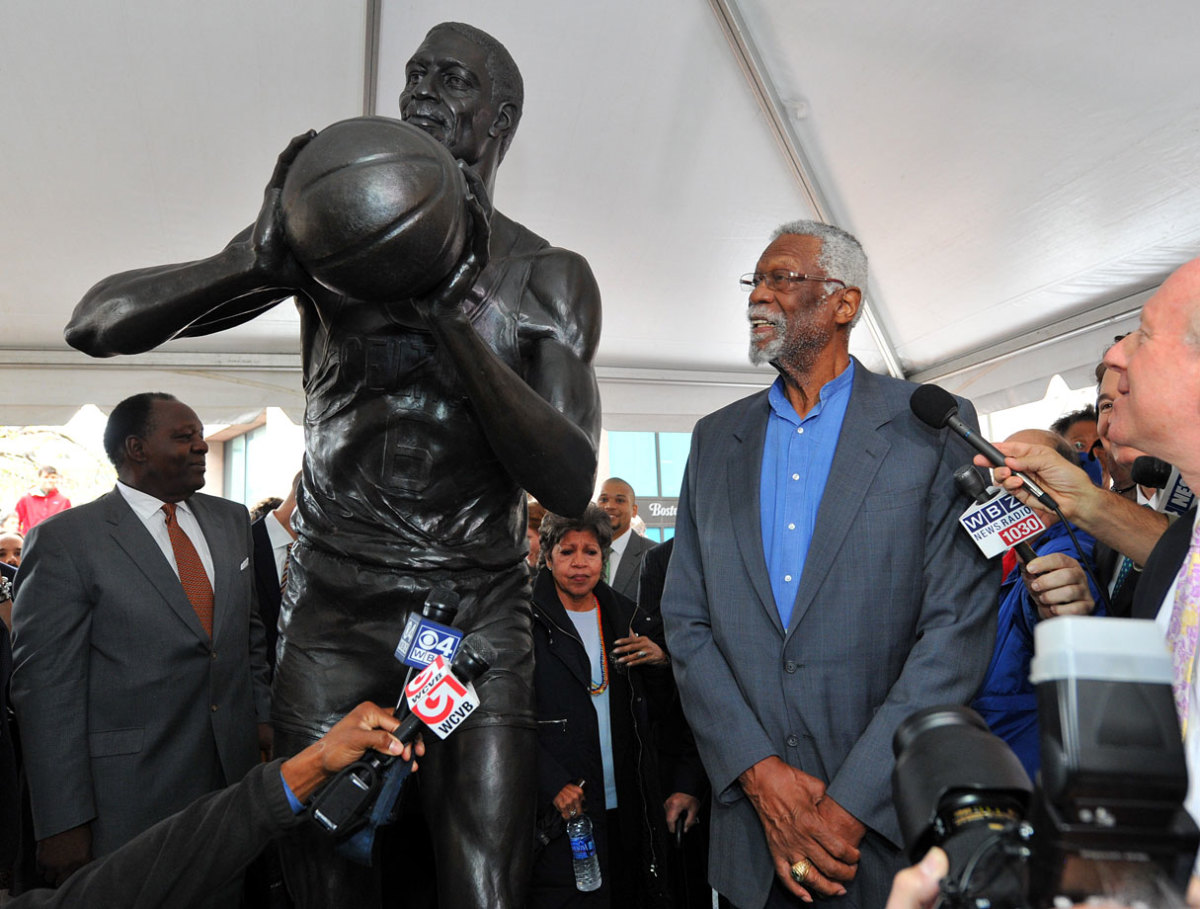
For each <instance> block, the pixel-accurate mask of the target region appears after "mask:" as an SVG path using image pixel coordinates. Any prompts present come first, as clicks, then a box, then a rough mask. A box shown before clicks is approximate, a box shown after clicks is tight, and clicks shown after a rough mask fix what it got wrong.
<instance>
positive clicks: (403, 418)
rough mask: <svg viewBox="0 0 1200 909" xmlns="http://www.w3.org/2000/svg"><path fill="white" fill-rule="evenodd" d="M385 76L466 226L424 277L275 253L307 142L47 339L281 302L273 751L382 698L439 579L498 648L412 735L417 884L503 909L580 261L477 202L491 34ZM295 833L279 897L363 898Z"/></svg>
mask: <svg viewBox="0 0 1200 909" xmlns="http://www.w3.org/2000/svg"><path fill="white" fill-rule="evenodd" d="M406 74H407V81H406V84H405V87H404V90H403V92H402V93H401V95H400V115H401V118H402V119H403V120H405V121H407V122H408V123H411V124H413V125H415V126H418V127H420V128H421V129H422V130H424V131H426V132H427V133H429V134H430V135H432V136H433V137H435V138H436V139H437V140H438V141H440V142H441V143H442V144H443V145H444V146H446V148H448V149H449V150H450V151H451V153H452V154H453V155H454V156H455V157H456V158H458V159H459V160H460V161H461V162H463V163H464V164H465V165H467V166H468V168H469V169H468V170H467V177H468V184H469V185H470V186H471V187H472V189H473V195H474V203H473V208H472V212H473V217H474V240H473V242H472V243H471V244H470V249H469V251H468V253H467V254H466V255H465V256H464V257H463V259H462V261H460V263H459V264H458V265H457V267H456V268H455V270H454V271H453V272H452V273H451V275H450V276H449V278H447V280H446V281H445V282H444V283H443V284H442V285H441V287H440V288H439V289H438V290H436V291H435V292H433V293H432V294H431V295H429V296H427V297H425V298H423V299H414V300H397V301H395V303H392V304H384V305H381V304H374V303H370V304H369V303H365V302H362V301H356V300H354V299H350V298H347V297H343V296H339V295H337V294H336V293H334V292H332V291H330V290H328V289H327V288H325V287H323V286H321V285H320V284H318V283H316V282H315V281H314V280H312V279H311V278H310V277H309V276H308V275H307V274H306V273H305V272H304V271H303V269H301V268H300V266H299V265H298V264H297V263H296V262H295V260H294V259H293V258H292V256H291V254H290V252H289V250H288V248H287V246H286V244H285V243H284V242H283V237H282V231H281V227H280V215H279V195H280V187H281V186H282V185H283V180H284V178H285V176H286V173H287V167H288V164H289V162H290V161H291V160H292V159H293V158H294V157H295V155H296V154H297V152H298V151H299V149H300V148H301V147H302V146H303V145H304V144H305V142H307V141H308V139H309V138H310V137H311V135H312V134H309V135H308V136H301V137H298V138H297V139H296V140H293V142H292V144H291V145H289V147H288V149H287V150H285V151H284V153H283V154H282V155H281V156H280V159H279V163H278V165H277V167H276V170H275V173H274V175H273V177H272V179H271V181H270V183H269V184H268V186H267V190H266V198H265V200H264V203H263V207H262V210H261V212H260V213H259V216H258V219H257V221H256V222H255V223H254V225H253V226H252V227H251V228H248V229H247V230H245V231H243V232H242V233H241V234H239V235H238V236H237V237H235V238H234V239H233V241H231V242H230V243H229V245H228V246H226V247H225V249H224V250H222V251H221V252H219V253H217V255H215V256H213V257H212V258H209V259H204V260H200V261H196V262H190V263H186V264H182V265H172V266H163V267H157V268H148V269H141V270H137V271H132V272H127V273H125V274H121V275H116V276H114V277H110V278H107V279H105V280H103V281H101V282H100V283H99V284H97V285H96V287H94V288H92V290H90V291H89V292H88V294H87V295H86V296H85V297H84V299H83V300H82V301H81V302H80V303H79V305H78V307H76V310H75V313H74V314H73V316H72V318H71V322H70V324H69V325H68V327H67V330H66V337H67V340H68V342H69V343H70V344H71V345H72V346H74V347H77V348H79V349H80V350H82V351H84V352H86V353H89V354H91V355H93V356H112V355H114V354H133V353H140V352H142V351H146V350H150V349H152V348H154V347H156V346H158V345H159V344H162V343H163V342H164V341H166V340H168V339H170V338H176V337H195V336H199V335H206V334H210V333H213V332H217V331H221V330H223V329H226V328H229V327H232V326H234V325H238V324H241V323H243V322H246V321H248V320H249V319H252V318H254V317H255V316H256V315H258V314H259V313H261V312H263V311H265V310H266V309H268V308H270V307H271V306H274V305H276V304H277V303H279V302H281V301H282V300H284V299H286V298H287V297H289V296H293V295H294V296H295V299H296V306H297V308H298V309H299V311H300V317H301V338H302V350H303V378H304V388H305V393H306V396H307V407H306V413H305V437H306V455H305V459H304V478H303V482H302V485H301V488H300V491H299V496H298V499H297V518H296V527H297V530H298V531H299V541H298V542H297V544H296V546H295V548H294V549H293V551H292V561H291V566H290V580H289V587H288V591H287V595H286V597H285V600H284V603H283V606H282V612H281V617H280V628H281V641H280V650H279V662H278V668H277V670H276V677H275V687H274V697H273V701H274V703H273V720H274V723H275V728H276V747H277V750H279V752H280V753H283V754H287V753H292V754H294V753H297V752H299V751H300V750H301V749H303V748H304V747H306V746H307V745H309V744H310V743H312V742H314V741H316V740H317V739H318V738H319V737H320V736H321V735H322V734H324V733H325V732H327V731H328V730H329V729H330V728H331V726H332V725H333V723H334V722H335V721H336V720H337V719H338V718H339V717H340V716H342V715H343V714H344V713H346V712H347V711H349V710H350V709H351V708H352V707H353V706H354V705H355V704H357V703H358V702H360V701H362V700H364V699H372V700H375V701H377V702H378V703H392V702H395V700H396V699H397V697H398V695H399V692H400V688H401V682H402V679H403V675H404V667H403V666H402V665H401V664H400V663H398V662H397V661H396V660H395V659H393V657H392V650H393V648H394V647H395V645H396V643H397V640H398V638H399V635H400V630H401V628H402V627H403V625H404V621H405V619H406V617H407V616H408V614H409V612H410V611H412V610H419V609H420V607H421V604H422V603H423V601H424V599H425V596H426V594H427V593H428V592H429V591H430V589H431V588H432V587H433V586H435V585H444V584H452V585H453V587H454V588H455V589H456V591H457V592H458V593H459V594H460V595H461V597H462V606H461V608H460V611H459V620H458V622H457V624H458V625H459V626H460V627H463V628H465V629H466V630H467V631H473V632H477V633H481V634H483V635H484V636H485V637H486V638H487V640H488V641H489V642H490V643H491V644H492V645H493V646H494V647H495V648H496V650H497V653H498V657H497V659H496V661H495V662H494V663H493V669H492V671H491V672H490V673H488V675H486V676H485V677H484V680H483V682H482V684H481V685H479V686H478V687H479V692H480V695H481V697H482V699H483V706H482V708H481V709H480V710H479V711H477V713H476V714H475V715H474V716H472V718H471V720H470V721H469V722H468V724H467V725H468V728H464V729H461V730H458V731H456V732H455V734H454V735H453V736H451V737H450V738H449V739H447V740H446V741H444V742H441V741H438V740H436V739H434V738H433V737H432V736H427V737H426V740H427V746H428V748H429V756H428V758H427V759H426V761H424V762H423V764H422V770H421V774H420V776H421V778H422V779H421V791H422V800H423V804H424V808H425V813H426V815H427V817H428V818H429V821H430V826H431V828H432V830H431V833H432V837H433V842H434V848H435V852H436V855H437V860H438V861H437V865H438V890H439V899H440V902H441V904H442V905H443V906H454V907H462V906H478V907H495V906H500V907H506V906H519V905H521V903H522V902H523V899H524V887H525V881H526V879H527V877H528V869H529V848H528V847H529V845H530V843H531V839H532V830H533V827H534V822H533V817H532V810H533V804H534V798H533V786H534V764H535V762H536V758H535V732H534V715H533V699H532V691H531V683H532V665H531V664H532V641H531V631H530V606H529V585H528V580H527V577H528V576H527V573H526V570H525V566H524V556H525V548H526V543H525V513H524V501H525V493H524V492H523V490H528V491H529V492H530V493H531V494H533V495H534V496H536V497H537V499H538V500H539V501H540V502H542V503H543V504H544V505H545V506H546V507H547V508H549V509H550V510H552V511H556V512H560V513H564V514H578V513H580V512H582V510H583V509H584V507H585V506H586V505H587V503H588V499H589V497H590V495H591V491H592V484H593V482H594V476H595V468H596V441H597V438H598V434H599V419H600V404H599V396H598V392H597V388H596V380H595V375H594V372H593V370H592V366H591V363H592V358H593V356H594V354H595V350H596V344H597V342H598V339H599V334H600V296H599V291H598V289H597V286H596V282H595V279H594V278H593V277H592V273H591V270H590V269H589V267H588V264H587V262H586V261H585V260H584V259H583V258H582V257H581V256H579V255H577V254H575V253H573V252H570V251H568V250H564V249H559V248H555V247H552V246H550V245H549V244H548V243H547V242H546V241H545V240H543V239H542V238H541V237H538V236H536V235H535V234H533V233H532V232H531V231H529V230H527V229H526V228H525V227H523V226H521V225H520V224H517V223H516V222H514V221H512V220H510V219H509V218H507V217H505V216H504V215H502V214H500V213H499V212H496V211H489V210H488V204H487V199H488V198H490V195H491V191H492V189H493V186H494V182H495V176H496V170H497V168H498V166H499V164H500V161H501V160H502V158H503V156H504V153H505V150H506V149H507V147H508V143H509V141H510V140H511V139H512V136H513V132H514V131H515V129H516V126H517V122H518V120H519V118H520V114H521V106H522V100H523V89H522V85H521V76H520V73H519V71H518V70H517V67H516V65H515V64H514V63H513V61H512V58H511V57H510V56H509V54H508V52H507V50H505V48H504V47H503V45H501V44H500V43H499V42H497V41H496V40H495V39H494V38H492V37H491V36H490V35H487V34H486V33H484V32H481V31H479V30H478V29H475V28H473V27H471V26H467V25H462V24H458V23H443V24H441V25H438V26H435V27H434V28H433V29H431V30H430V32H429V34H428V35H427V36H426V37H425V40H424V42H423V43H422V44H421V46H420V48H418V50H417V52H416V53H415V54H414V56H413V58H412V59H411V60H410V61H409V63H408V66H407V70H406ZM485 261H486V265H485V264H484V263H485ZM308 846H310V847H311V854H310V855H308V856H306V857H305V858H304V859H303V860H297V861H293V862H291V863H290V864H291V867H290V868H289V886H290V887H291V889H292V890H293V896H294V897H295V898H296V899H297V901H298V904H299V905H302V906H303V905H314V906H324V905H361V906H370V905H373V904H378V898H379V897H378V886H379V885H378V881H377V880H375V879H374V876H373V875H372V874H371V872H370V870H368V869H364V868H359V867H357V866H350V865H348V864H346V863H339V862H335V863H334V864H336V867H331V866H330V861H331V859H332V856H331V855H330V854H329V846H328V844H327V843H319V844H311V843H310V844H308ZM372 892H374V893H375V894H376V895H375V896H374V897H372V896H371V893H372ZM372 899H374V902H372Z"/></svg>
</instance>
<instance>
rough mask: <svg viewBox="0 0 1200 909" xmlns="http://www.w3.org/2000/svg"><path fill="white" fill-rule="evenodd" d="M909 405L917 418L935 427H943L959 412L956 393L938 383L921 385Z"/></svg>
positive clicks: (913, 394)
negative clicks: (955, 397)
mask: <svg viewBox="0 0 1200 909" xmlns="http://www.w3.org/2000/svg"><path fill="white" fill-rule="evenodd" d="M908 406H909V407H911V408H912V412H913V413H914V414H916V415H917V419H918V420H920V421H921V422H922V423H924V424H925V425H927V426H932V427H933V428H934V429H941V428H942V427H943V426H945V425H946V424H947V423H949V422H950V418H951V417H952V416H954V415H955V414H957V413H958V402H957V401H955V400H954V395H952V394H950V392H948V391H946V389H944V388H941V387H939V386H937V385H921V386H919V387H918V388H917V390H916V391H914V392H913V393H912V397H911V398H909V400H908Z"/></svg>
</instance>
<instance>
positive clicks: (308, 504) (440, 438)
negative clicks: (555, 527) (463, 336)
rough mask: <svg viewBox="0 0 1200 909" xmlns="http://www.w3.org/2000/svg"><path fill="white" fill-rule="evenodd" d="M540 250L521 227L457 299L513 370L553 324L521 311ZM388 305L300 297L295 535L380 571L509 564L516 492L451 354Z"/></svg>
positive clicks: (516, 537) (519, 531)
mask: <svg viewBox="0 0 1200 909" xmlns="http://www.w3.org/2000/svg"><path fill="white" fill-rule="evenodd" d="M518 228H519V226H518ZM547 246H548V244H547V243H546V241H544V240H542V239H541V238H540V237H537V236H536V235H534V234H533V233H531V232H529V231H527V230H525V229H524V228H519V229H518V231H517V240H516V241H515V242H514V243H513V244H512V245H511V247H510V248H509V249H508V250H507V251H503V252H501V253H500V254H499V255H497V254H496V253H495V252H493V257H492V260H491V262H490V263H489V264H488V267H487V268H486V269H485V270H484V272H483V274H482V275H481V276H480V278H479V280H478V281H477V282H476V286H475V287H474V288H473V289H472V291H471V295H470V296H469V297H468V299H467V300H465V301H464V303H463V306H464V309H465V310H466V311H467V312H468V314H469V318H470V320H471V322H472V325H473V326H474V328H475V331H476V332H477V333H478V335H479V336H480V338H482V339H483V341H484V343H485V344H487V345H488V346H489V347H491V349H492V350H493V351H495V353H496V355H497V356H498V357H499V358H500V359H501V360H502V361H503V362H504V363H505V364H507V365H508V366H509V367H511V368H512V369H513V370H514V371H516V372H517V373H518V374H519V375H521V374H523V366H522V362H521V345H522V343H527V342H528V341H529V340H530V339H531V338H532V337H534V336H537V335H545V334H550V333H553V331H554V328H553V326H547V325H538V324H536V323H535V322H531V321H530V319H529V316H528V314H526V313H523V312H522V311H521V310H522V302H523V301H524V300H525V299H526V285H527V283H528V280H529V275H530V271H531V269H532V267H533V264H534V256H535V254H536V253H537V252H538V251H539V250H543V249H546V248H547ZM397 309H399V308H397ZM395 311H396V310H394V309H392V308H390V307H384V306H380V305H375V304H367V303H361V302H356V301H348V300H345V299H344V298H336V297H333V296H332V295H327V296H325V297H319V298H316V299H314V301H313V302H311V303H310V302H308V301H305V302H304V303H302V304H301V313H302V318H303V320H304V356H305V362H304V389H305V393H306V396H307V407H306V411H305V418H304V428H305V444H306V450H307V452H308V455H307V457H306V458H305V476H304V483H303V486H302V489H301V492H300V495H299V497H298V499H297V514H298V518H297V528H298V530H299V533H300V534H301V536H302V537H303V538H304V539H305V540H306V541H307V542H308V544H309V545H310V546H312V547H313V548H314V549H317V550H322V551H325V552H327V553H330V554H333V555H338V556H342V557H345V558H349V559H352V560H355V561H358V562H361V563H366V564H371V565H378V566H380V567H391V568H402V569H404V570H410V571H424V570H436V569H442V570H451V571H457V570H469V569H480V568H482V569H500V568H504V567H507V566H511V565H513V564H514V563H517V562H519V561H521V560H522V559H523V558H524V553H525V549H526V543H525V517H524V508H523V507H522V506H523V502H524V493H523V492H522V490H521V489H520V488H519V487H518V486H517V485H516V484H515V483H514V481H513V479H512V478H511V477H510V476H509V474H508V471H507V470H506V469H505V467H504V465H503V464H501V463H500V462H499V461H498V460H497V458H496V456H495V454H494V453H493V451H492V448H491V445H490V444H489V443H488V440H487V438H486V436H485V435H484V432H483V427H482V426H481V425H480V423H479V421H478V420H477V419H476V417H475V414H474V410H473V407H472V404H471V402H470V400H469V399H468V397H467V393H466V390H465V388H464V386H463V385H462V382H461V381H460V379H459V376H458V375H457V372H456V369H455V367H454V366H453V364H452V362H451V359H450V357H449V356H448V355H447V354H446V353H445V351H443V350H441V349H439V346H438V344H437V342H436V341H435V339H434V337H433V335H432V334H431V333H430V332H428V331H427V330H424V329H422V328H419V327H413V326H414V325H418V324H420V322H419V317H417V316H416V315H415V313H411V312H410V314H409V315H408V317H407V318H406V319H405V320H404V322H401V321H399V320H398V319H396V318H395V317H394V315H393V313H394V312H395ZM406 323H407V324H406Z"/></svg>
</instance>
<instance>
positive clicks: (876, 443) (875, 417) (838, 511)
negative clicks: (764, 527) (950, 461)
mask: <svg viewBox="0 0 1200 909" xmlns="http://www.w3.org/2000/svg"><path fill="white" fill-rule="evenodd" d="M888 419H889V417H888V411H887V407H886V405H885V403H884V400H883V397H882V395H881V394H880V393H879V389H878V387H877V385H876V382H875V376H873V375H872V374H871V373H870V372H868V371H867V370H866V369H864V368H863V367H862V364H860V363H857V362H856V363H855V369H854V386H853V389H852V390H851V392H850V403H849V405H848V406H847V407H846V417H845V419H844V420H843V421H842V431H841V433H840V434H839V436H838V444H837V450H836V451H835V452H834V455H833V464H832V466H831V467H830V469H829V479H828V480H827V481H826V483H825V491H824V493H823V494H822V495H821V505H820V507H819V509H818V511H817V523H816V526H815V527H814V528H813V538H812V543H811V544H810V545H809V549H808V557H807V559H806V560H805V562H804V573H803V575H802V576H801V578H800V589H799V590H798V591H796V602H795V604H794V606H793V607H792V617H791V621H790V624H789V628H788V634H791V632H792V631H794V630H795V629H796V626H797V625H799V624H800V621H801V620H802V619H803V618H804V614H805V613H806V612H807V611H808V608H809V607H810V606H811V605H812V603H813V600H814V599H815V597H816V594H817V591H818V590H819V589H820V587H821V584H822V583H823V582H824V580H825V577H826V575H828V573H829V568H830V566H831V565H832V564H833V561H834V559H835V558H836V557H837V554H838V550H839V549H841V547H842V543H843V541H844V540H845V539H846V534H847V533H848V532H849V530H850V525H851V523H853V521H854V518H855V516H856V515H857V514H858V513H859V509H860V508H861V507H862V503H863V499H864V498H865V497H866V494H867V489H868V488H870V486H871V482H872V480H874V479H875V474H876V473H877V472H878V471H879V468H880V466H881V465H882V464H883V459H884V457H885V456H886V455H887V452H888V449H889V448H891V443H889V442H888V441H887V439H886V438H884V437H883V436H882V435H881V434H880V433H879V432H878V428H879V427H880V426H881V425H883V424H884V423H886V422H887V421H888ZM760 546H761V543H760Z"/></svg>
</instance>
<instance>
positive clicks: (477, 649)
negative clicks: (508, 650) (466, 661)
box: [458, 632, 496, 666]
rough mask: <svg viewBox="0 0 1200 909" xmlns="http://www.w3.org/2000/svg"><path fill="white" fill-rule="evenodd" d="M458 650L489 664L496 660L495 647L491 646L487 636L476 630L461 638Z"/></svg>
mask: <svg viewBox="0 0 1200 909" xmlns="http://www.w3.org/2000/svg"><path fill="white" fill-rule="evenodd" d="M458 650H459V653H463V655H464V656H466V655H468V654H469V655H470V656H472V657H474V658H475V659H478V660H482V661H483V662H485V663H487V664H488V665H489V666H490V665H491V664H492V663H494V662H495V661H496V648H495V647H493V646H492V644H491V642H490V641H489V640H488V639H487V638H485V637H484V636H483V635H482V634H480V633H478V632H472V633H471V634H469V635H467V636H466V637H465V638H463V640H462V643H461V644H459V645H458ZM464 651H465V652H464Z"/></svg>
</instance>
